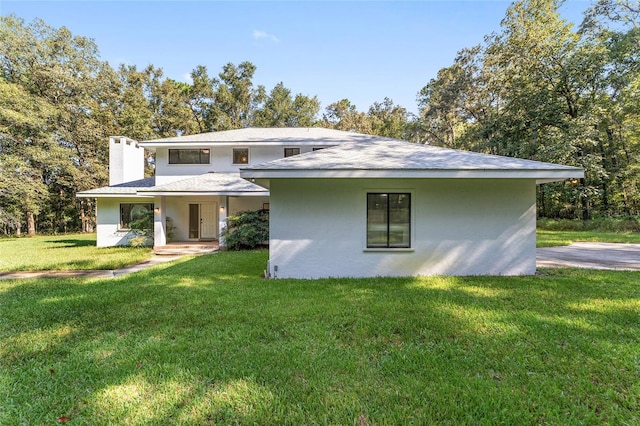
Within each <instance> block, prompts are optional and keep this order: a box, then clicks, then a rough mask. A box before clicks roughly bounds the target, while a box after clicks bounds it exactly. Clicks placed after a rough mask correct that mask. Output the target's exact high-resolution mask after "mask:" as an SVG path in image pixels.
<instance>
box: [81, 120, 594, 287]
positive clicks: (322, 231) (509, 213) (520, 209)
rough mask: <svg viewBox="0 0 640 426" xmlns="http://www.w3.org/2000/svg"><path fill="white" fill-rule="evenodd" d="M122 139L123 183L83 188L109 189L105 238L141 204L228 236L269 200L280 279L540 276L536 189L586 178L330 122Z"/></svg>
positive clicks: (196, 233) (102, 221)
mask: <svg viewBox="0 0 640 426" xmlns="http://www.w3.org/2000/svg"><path fill="white" fill-rule="evenodd" d="M110 149H111V154H110V185H109V186H108V187H103V188H98V189H94V190H90V191H84V192H81V193H79V194H78V196H80V197H96V198H97V199H98V204H97V205H98V217H97V220H98V224H97V232H98V245H99V246H110V245H117V244H126V242H127V240H128V238H129V237H130V235H131V234H130V232H129V231H128V229H127V224H128V223H129V222H130V221H131V220H133V217H134V216H135V214H136V211H134V210H135V209H137V211H140V210H145V209H146V210H148V209H154V212H155V215H154V220H155V245H156V246H162V245H165V244H166V233H167V218H168V217H170V218H171V222H172V224H173V226H174V227H175V231H174V233H175V237H174V239H176V240H179V241H196V240H215V239H218V238H219V234H220V231H221V229H222V228H223V226H224V223H225V218H226V216H227V214H229V213H231V214H233V213H235V212H239V211H244V210H256V209H260V208H269V209H270V237H269V265H268V272H269V274H270V276H271V277H274V278H289V277H290V278H320V277H367V276H411V275H526V274H533V273H535V257H536V256H535V245H536V234H535V229H536V185H537V184H539V183H543V182H553V181H558V180H564V179H577V178H581V177H583V171H582V169H580V168H575V167H569V166H563V165H556V164H550V163H542V162H536V161H530V160H521V159H515V158H508V157H500V156H492V155H486V154H478V153H471V152H465V151H457V150H451V149H444V148H437V147H432V146H425V145H420V144H413V143H409V142H406V141H402V140H397V139H389V138H383V137H377V136H370V135H362V134H357V133H351V132H341V131H337V130H330V129H322V128H274V129H255V128H248V129H240V130H231V131H223V132H214V133H204V134H199V135H192V136H183V137H175V138H167V139H158V140H152V141H144V142H136V141H132V140H130V139H127V138H124V137H112V138H110ZM143 149H148V150H151V151H153V152H155V154H156V176H155V178H148V179H143V176H142V164H143V154H142V150H143ZM138 165H139V166H138Z"/></svg>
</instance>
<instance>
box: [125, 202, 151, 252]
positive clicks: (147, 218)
mask: <svg viewBox="0 0 640 426" xmlns="http://www.w3.org/2000/svg"><path fill="white" fill-rule="evenodd" d="M130 226H131V231H132V232H134V233H135V234H136V236H135V237H132V238H131V239H129V245H130V246H131V247H146V246H151V245H153V210H149V211H147V212H145V213H144V214H142V215H140V216H139V217H137V218H136V219H135V220H133V221H132V222H131V225H130Z"/></svg>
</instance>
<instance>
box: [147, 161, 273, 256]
mask: <svg viewBox="0 0 640 426" xmlns="http://www.w3.org/2000/svg"><path fill="white" fill-rule="evenodd" d="M138 194H139V195H144V196H153V197H154V250H156V248H157V250H160V251H164V252H172V251H176V250H178V249H182V250H187V251H189V250H193V251H200V250H213V246H215V249H218V248H219V247H220V246H224V240H223V239H222V238H221V232H222V231H223V230H224V228H225V225H226V219H227V216H228V215H233V214H235V213H238V212H241V211H246V210H259V209H262V208H265V207H268V203H269V191H268V190H266V189H265V188H263V187H261V186H258V185H256V184H254V183H252V182H249V181H247V180H245V179H242V178H241V177H240V176H239V175H237V174H230V173H206V174H204V175H199V176H194V177H191V178H188V179H183V180H179V181H175V182H171V183H167V184H164V185H158V186H154V187H151V188H145V189H144V190H142V191H139V192H138ZM199 243H203V244H199ZM179 246H182V247H179ZM201 246H206V247H201Z"/></svg>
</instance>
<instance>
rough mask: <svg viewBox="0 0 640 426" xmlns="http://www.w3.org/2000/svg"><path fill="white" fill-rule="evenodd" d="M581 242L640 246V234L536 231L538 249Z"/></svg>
mask: <svg viewBox="0 0 640 426" xmlns="http://www.w3.org/2000/svg"><path fill="white" fill-rule="evenodd" d="M580 241H585V242H594V243H634V244H639V243H640V233H638V232H631V231H626V232H622V231H620V232H611V231H608V232H607V231H550V230H545V229H538V230H537V231H536V245H537V246H538V247H554V246H568V245H570V244H572V243H575V242H580Z"/></svg>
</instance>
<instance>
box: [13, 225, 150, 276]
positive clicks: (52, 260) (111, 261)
mask: <svg viewBox="0 0 640 426" xmlns="http://www.w3.org/2000/svg"><path fill="white" fill-rule="evenodd" d="M151 256H152V251H151V249H149V248H132V247H100V248H99V247H96V234H67V235H56V236H49V235H44V236H43V235H39V236H36V237H29V238H26V237H23V238H0V272H2V271H43V270H87V269H118V268H122V267H124V266H128V265H132V264H135V263H138V262H141V261H143V260H146V259H148V258H150V257H151Z"/></svg>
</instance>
